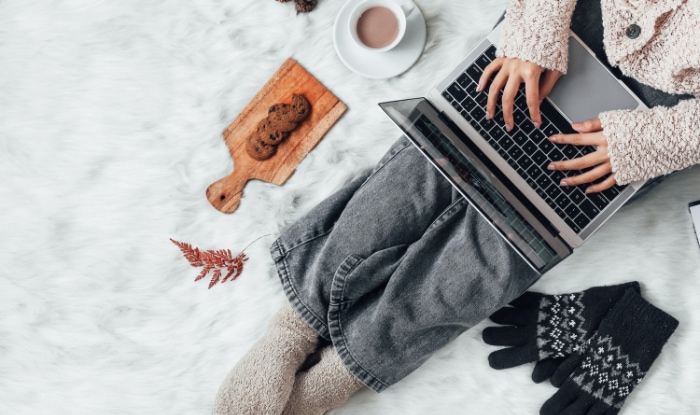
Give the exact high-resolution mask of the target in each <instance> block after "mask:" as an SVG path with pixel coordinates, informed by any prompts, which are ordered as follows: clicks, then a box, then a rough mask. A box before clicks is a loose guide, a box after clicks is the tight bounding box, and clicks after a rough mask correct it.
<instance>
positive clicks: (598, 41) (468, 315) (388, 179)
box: [214, 0, 700, 415]
mask: <svg viewBox="0 0 700 415" xmlns="http://www.w3.org/2000/svg"><path fill="white" fill-rule="evenodd" d="M699 3H700V0H686V1H681V0H658V1H651V0H648V1H644V0H603V2H602V7H601V5H600V4H598V3H597V2H596V0H590V1H585V0H581V1H580V2H579V4H578V5H576V2H575V0H560V1H556V0H512V2H511V4H510V5H509V7H508V10H507V13H506V21H505V23H504V24H505V26H504V32H503V33H504V38H503V44H502V45H501V47H500V49H499V51H498V56H500V57H499V58H498V59H496V60H495V61H494V62H493V64H492V65H491V66H489V67H488V68H487V70H486V71H485V76H484V77H483V78H482V80H481V83H480V85H481V87H482V89H483V88H484V87H485V85H486V83H487V81H488V79H487V78H488V77H491V76H492V77H493V82H492V86H491V88H490V89H489V90H488V94H489V99H488V105H487V110H488V113H489V116H494V115H495V109H496V102H497V99H498V95H499V93H500V90H501V89H503V97H502V108H503V112H504V121H505V123H506V128H508V127H509V126H512V122H513V120H512V107H513V106H512V101H513V95H514V92H515V91H516V90H517V89H518V87H519V85H520V84H521V83H524V84H525V86H526V91H527V92H526V93H527V97H528V106H529V109H530V116H531V118H532V120H533V121H534V122H535V123H536V122H538V121H539V102H540V101H541V100H542V99H543V98H544V97H545V96H546V94H547V93H548V92H549V91H550V90H551V88H552V86H553V85H554V83H555V82H556V80H557V79H558V77H559V76H560V75H561V74H562V73H565V71H566V65H567V36H568V29H569V26H570V24H571V23H572V22H573V29H574V31H575V32H576V33H577V34H578V35H579V36H580V37H582V39H583V40H584V42H586V43H587V44H588V45H589V47H591V48H592V49H594V51H596V53H597V54H598V55H599V56H600V57H601V58H602V59H603V60H605V53H607V59H608V60H609V61H610V63H611V64H612V65H614V66H616V67H617V68H619V71H621V72H622V74H624V75H625V77H624V79H625V81H626V82H628V85H629V86H630V88H632V89H633V90H634V91H635V92H636V93H637V94H638V95H640V97H641V98H642V100H644V101H645V103H646V104H647V105H649V106H655V107H654V108H653V109H652V110H651V111H648V112H640V111H611V112H607V113H603V114H600V118H599V119H597V120H590V121H587V122H583V123H578V124H574V128H575V130H576V131H578V132H580V133H581V134H577V135H568V136H556V137H552V141H554V142H556V143H573V144H578V145H595V146H597V147H598V149H597V151H595V152H593V153H591V154H588V155H586V156H584V157H581V158H579V159H574V160H567V161H560V160H553V161H552V164H551V168H552V169H561V170H569V169H571V170H581V169H586V172H585V173H583V174H581V175H578V176H572V177H567V178H566V179H564V182H563V183H562V185H566V186H571V185H580V184H585V183H589V182H591V183H592V184H590V185H587V191H589V192H595V191H601V190H603V189H606V188H607V187H610V186H612V185H613V184H615V183H620V184H626V183H629V182H632V181H634V180H638V179H646V178H653V177H658V176H661V175H664V174H667V173H670V172H672V171H674V170H679V169H682V168H685V167H687V166H690V165H692V164H695V163H697V162H699V161H700V132H699V130H698V129H697V127H696V126H697V125H698V124H700V99H699V98H697V97H698V96H700V33H699V32H698V24H697V23H698V22H699V21H700V5H699ZM574 9H575V10H574ZM572 13H573V21H572ZM601 22H602V24H601ZM603 45H604V46H605V47H604V48H603ZM484 93H486V91H485V92H484ZM682 94H692V95H693V96H694V97H691V96H688V95H682ZM684 98H687V99H684ZM664 105H665V106H664ZM667 106H668V107H667ZM409 173H410V174H409ZM272 255H273V258H274V260H275V264H276V266H277V270H278V273H279V275H280V279H281V281H282V284H283V287H284V290H285V293H286V294H287V297H288V299H289V302H290V305H289V306H288V307H285V308H284V309H283V310H281V311H280V312H279V313H278V314H277V315H276V316H275V318H273V321H272V323H271V324H270V327H269V328H268V331H267V333H266V334H265V335H264V337H263V338H262V339H261V340H260V341H259V342H258V343H257V344H256V345H255V346H253V348H252V349H251V350H250V352H249V353H248V354H247V355H246V356H245V357H244V358H243V359H241V361H240V362H238V364H237V365H236V367H234V369H233V370H232V371H231V373H230V374H229V376H228V377H227V379H225V380H224V382H223V384H222V386H221V388H220V390H219V394H218V396H217V400H216V405H215V410H214V413H216V414H281V413H282V414H286V415H291V414H304V415H310V414H322V413H325V412H326V411H328V410H330V409H332V408H334V407H336V406H338V405H340V404H342V403H343V402H344V401H345V400H346V399H347V398H348V397H349V396H350V395H351V394H352V393H354V392H355V391H357V390H359V389H360V388H362V387H365V386H366V387H369V388H370V389H373V390H375V391H377V392H380V391H382V390H384V389H385V388H387V387H389V386H390V385H392V384H394V383H396V382H397V381H399V380H400V379H402V378H403V377H405V376H406V375H408V374H409V373H411V372H412V371H413V370H415V369H416V368H417V367H419V366H420V365H421V364H422V363H423V362H425V361H426V360H427V359H428V358H429V357H430V356H431V355H432V354H433V353H434V352H435V351H436V350H438V349H439V348H441V347H442V346H444V345H445V344H446V343H448V342H449V341H451V340H452V339H454V338H455V337H457V336H458V335H459V334H461V333H462V332H464V331H465V330H467V329H469V328H470V327H473V326H474V325H475V324H477V323H478V322H479V321H481V320H483V319H484V318H486V317H487V316H489V315H490V314H492V313H493V312H494V311H495V310H497V309H499V308H500V307H502V306H503V305H505V304H507V303H508V302H509V301H510V300H512V299H513V298H515V297H517V296H518V295H519V294H521V293H522V292H523V291H524V290H525V289H526V288H527V287H529V286H530V285H531V284H532V283H534V282H535V281H536V279H537V275H536V274H535V273H534V272H533V271H532V270H531V269H530V268H529V267H528V266H527V265H526V264H525V263H524V262H523V261H522V260H521V259H520V258H519V257H518V256H517V255H515V254H514V253H513V251H512V250H511V249H510V248H509V247H508V246H507V245H506V244H505V242H504V241H503V240H502V239H501V238H500V237H499V236H498V235H497V234H496V233H495V232H494V231H493V230H492V229H491V228H490V227H489V226H488V224H486V223H485V222H484V221H483V220H482V219H481V217H480V216H479V215H478V214H477V213H476V212H475V211H474V209H473V208H471V207H470V206H469V204H468V203H467V202H466V201H465V200H464V199H463V198H462V197H461V196H460V195H459V194H458V193H457V192H456V191H455V190H454V189H453V188H452V186H451V185H450V184H449V183H448V182H447V181H445V180H444V179H443V178H442V176H441V175H440V174H439V173H438V172H437V171H436V170H435V169H434V168H432V166H431V165H430V164H429V163H428V162H427V161H426V160H425V159H424V158H423V157H422V156H421V155H420V154H419V153H418V152H417V151H416V150H415V149H414V148H413V147H412V146H411V145H410V144H409V143H408V142H407V141H405V140H399V142H397V143H396V144H395V145H394V146H393V147H392V148H391V149H390V150H389V152H388V153H387V155H386V156H385V157H384V158H383V159H382V160H381V161H380V162H379V164H378V165H377V167H376V168H375V169H374V170H373V171H372V172H370V173H369V174H367V175H364V176H362V177H360V178H359V179H357V180H355V181H353V182H352V183H349V184H348V185H346V186H345V187H344V188H343V189H341V190H340V191H339V192H338V193H336V194H335V195H333V196H331V197H330V198H329V199H327V200H326V201H324V202H323V203H321V204H320V205H319V206H317V207H316V208H315V209H313V210H312V211H311V212H309V213H308V214H307V215H306V216H305V217H304V218H302V219H301V220H300V221H299V222H297V223H296V224H294V225H292V226H291V227H290V228H289V229H287V230H286V231H285V233H284V234H283V235H282V236H281V237H280V238H279V239H278V240H277V241H276V242H275V243H274V244H273V246H272ZM317 349H319V350H320V361H318V362H317V363H316V364H314V365H312V366H311V367H310V368H308V370H303V371H300V370H299V368H300V367H301V366H302V364H304V362H305V361H306V359H307V357H308V356H309V355H311V354H312V353H313V352H314V351H315V350H317Z"/></svg>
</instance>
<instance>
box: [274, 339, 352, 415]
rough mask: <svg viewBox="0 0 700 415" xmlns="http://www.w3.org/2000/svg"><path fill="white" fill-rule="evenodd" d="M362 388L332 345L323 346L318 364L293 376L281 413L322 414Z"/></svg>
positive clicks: (288, 414) (284, 414)
mask: <svg viewBox="0 0 700 415" xmlns="http://www.w3.org/2000/svg"><path fill="white" fill-rule="evenodd" d="M363 387H364V385H363V384H362V383H361V382H360V381H359V380H357V378H356V377H355V376H353V375H352V374H351V373H350V371H349V370H348V369H347V368H346V367H345V365H344V364H343V362H342V361H341V360H340V356H339V355H338V353H337V352H336V350H335V348H334V347H332V346H329V347H326V348H325V349H323V351H322V352H321V360H320V361H319V362H318V363H316V364H315V365H313V366H311V368H310V369H309V370H308V371H306V372H300V373H299V374H298V375H297V378H296V381H295V382H294V389H292V394H291V396H290V397H289V402H288V403H287V406H286V407H285V408H284V411H283V412H282V415H321V414H325V413H326V412H328V411H330V410H331V409H333V408H337V407H339V406H340V405H342V404H343V403H344V402H345V401H347V400H348V398H349V397H350V395H352V394H353V393H355V392H357V391H358V390H360V389H362V388H363Z"/></svg>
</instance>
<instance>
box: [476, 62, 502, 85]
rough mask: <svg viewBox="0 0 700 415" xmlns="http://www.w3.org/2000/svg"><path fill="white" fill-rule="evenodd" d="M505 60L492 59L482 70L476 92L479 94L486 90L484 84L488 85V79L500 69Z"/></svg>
mask: <svg viewBox="0 0 700 415" xmlns="http://www.w3.org/2000/svg"><path fill="white" fill-rule="evenodd" d="M504 60H505V58H502V57H501V58H496V59H494V60H493V61H492V62H491V63H489V64H488V65H487V66H486V68H485V69H484V72H483V73H482V74H481V77H480V78H479V85H478V86H477V88H476V92H481V91H483V90H484V88H486V84H488V83H489V79H491V76H492V75H493V74H494V72H496V71H498V70H500V69H501V67H502V66H503V61H504Z"/></svg>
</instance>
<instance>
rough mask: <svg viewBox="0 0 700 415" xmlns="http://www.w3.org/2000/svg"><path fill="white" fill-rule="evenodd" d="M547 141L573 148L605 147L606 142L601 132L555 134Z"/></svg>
mask: <svg viewBox="0 0 700 415" xmlns="http://www.w3.org/2000/svg"><path fill="white" fill-rule="evenodd" d="M549 141H551V142H553V143H557V144H573V145H575V146H596V147H598V146H605V145H606V144H607V141H606V140H605V135H603V133H601V132H595V133H587V134H555V135H553V136H551V137H549Z"/></svg>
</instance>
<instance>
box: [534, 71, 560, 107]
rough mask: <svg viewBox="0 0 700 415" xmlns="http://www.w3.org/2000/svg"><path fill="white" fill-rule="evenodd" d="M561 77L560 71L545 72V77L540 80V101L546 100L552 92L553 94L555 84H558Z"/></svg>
mask: <svg viewBox="0 0 700 415" xmlns="http://www.w3.org/2000/svg"><path fill="white" fill-rule="evenodd" d="M560 77H561V72H559V71H550V70H547V71H545V72H544V75H542V78H541V79H540V90H539V100H540V101H542V100H543V99H545V98H546V97H547V96H548V95H549V93H550V92H552V88H554V84H556V83H557V80H559V78H560Z"/></svg>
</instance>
